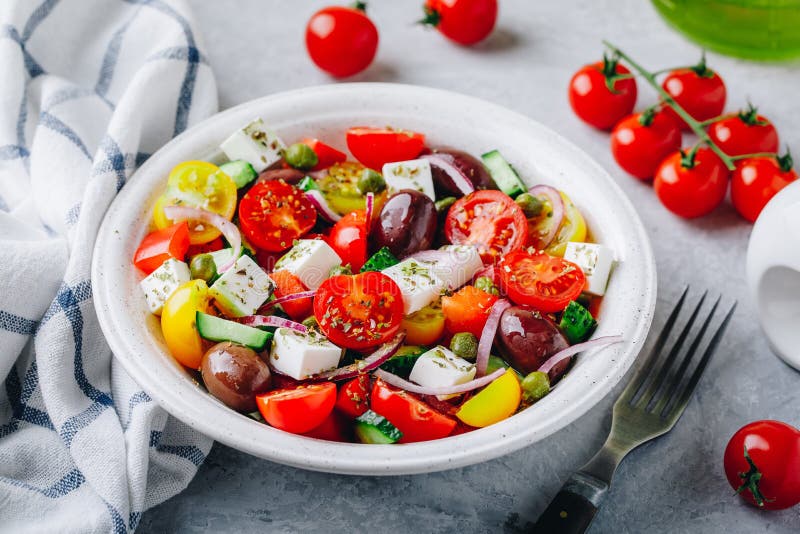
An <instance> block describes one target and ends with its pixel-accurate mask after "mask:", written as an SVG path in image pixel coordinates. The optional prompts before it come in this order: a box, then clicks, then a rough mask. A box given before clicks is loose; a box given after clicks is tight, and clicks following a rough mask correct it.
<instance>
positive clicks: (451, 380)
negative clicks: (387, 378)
mask: <svg viewBox="0 0 800 534" xmlns="http://www.w3.org/2000/svg"><path fill="white" fill-rule="evenodd" d="M475 371H476V369H475V364H473V363H470V362H468V361H467V360H465V359H463V358H459V357H458V356H456V355H455V354H453V353H452V352H451V351H449V350H448V349H446V348H444V347H442V346H441V345H439V346H437V347H434V348H432V349H431V350H429V351H428V352H426V353H424V354H422V355H421V356H420V357H419V358H417V361H416V362H415V363H414V367H413V368H412V369H411V374H410V375H409V377H408V378H409V380H411V381H412V382H416V383H417V384H419V385H420V386H426V387H444V386H456V385H458V384H463V383H465V382H469V381H470V380H472V379H473V378H475ZM458 395H459V394H458V393H456V394H452V395H437V398H438V399H439V400H447V399H450V398H453V397H457V396H458Z"/></svg>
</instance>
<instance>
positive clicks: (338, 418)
mask: <svg viewBox="0 0 800 534" xmlns="http://www.w3.org/2000/svg"><path fill="white" fill-rule="evenodd" d="M349 426H350V422H349V421H348V420H347V418H346V417H345V416H343V415H342V414H340V413H337V412H336V410H334V411H332V412H331V414H330V415H329V416H328V417H327V418H325V420H324V421H323V422H322V423H320V425H319V426H317V427H314V428H312V429H311V430H309V431H308V432H303V435H304V436H307V437H309V438H314V439H324V440H326V441H339V442H341V443H348V442H351V441H353V440H352V439H351V438H350V434H352V432H350V429H349Z"/></svg>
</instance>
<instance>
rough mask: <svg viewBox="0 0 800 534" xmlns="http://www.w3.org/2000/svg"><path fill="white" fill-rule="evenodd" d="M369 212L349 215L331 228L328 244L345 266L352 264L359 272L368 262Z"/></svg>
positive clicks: (359, 211) (354, 269) (355, 270)
mask: <svg viewBox="0 0 800 534" xmlns="http://www.w3.org/2000/svg"><path fill="white" fill-rule="evenodd" d="M367 235H368V232H367V212H365V211H364V210H357V211H353V212H350V213H348V214H347V215H345V216H344V217H342V218H341V219H339V221H337V222H336V224H334V225H333V228H331V231H330V235H329V236H328V244H329V245H330V246H331V248H333V250H335V251H336V253H337V254H338V255H339V257H340V258H342V263H343V264H348V263H349V264H350V268H351V269H352V270H353V272H358V271H359V270H360V269H361V266H362V265H364V263H365V262H366V261H367Z"/></svg>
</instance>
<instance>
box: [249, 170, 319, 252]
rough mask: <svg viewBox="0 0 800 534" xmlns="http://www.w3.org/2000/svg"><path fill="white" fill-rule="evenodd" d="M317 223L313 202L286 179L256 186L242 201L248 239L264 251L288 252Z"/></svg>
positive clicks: (259, 183)
mask: <svg viewBox="0 0 800 534" xmlns="http://www.w3.org/2000/svg"><path fill="white" fill-rule="evenodd" d="M316 222H317V210H316V209H314V205H313V204H311V201H309V200H308V199H307V198H306V196H305V195H304V194H303V192H302V191H301V190H300V189H297V188H296V187H294V186H291V185H289V184H287V183H286V182H284V181H282V180H275V181H269V182H258V183H256V185H254V186H253V187H251V188H250V190H249V191H248V192H247V193H246V194H245V195H244V197H242V200H241V202H239V226H240V227H241V229H242V232H243V233H244V235H245V237H246V238H247V240H248V241H250V242H251V243H253V245H255V246H256V247H258V248H260V249H263V250H270V251H273V252H278V251H281V250H286V249H287V248H289V247H291V246H292V242H293V241H294V240H295V239H298V238H299V237H300V236H302V235H303V234H305V233H307V232H308V231H309V230H311V228H313V226H314V224H315V223H316Z"/></svg>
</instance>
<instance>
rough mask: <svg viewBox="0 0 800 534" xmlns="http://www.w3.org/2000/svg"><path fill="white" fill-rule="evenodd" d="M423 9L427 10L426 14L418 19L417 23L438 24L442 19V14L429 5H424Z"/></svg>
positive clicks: (434, 25)
mask: <svg viewBox="0 0 800 534" xmlns="http://www.w3.org/2000/svg"><path fill="white" fill-rule="evenodd" d="M423 9H424V11H425V16H424V17H423V18H422V19H420V20H419V21H417V23H418V24H423V25H425V26H433V27H436V26H438V25H439V22H441V20H442V16H441V15H440V14H439V12H438V11H436V10H435V9H431V8H429V7H424V8H423Z"/></svg>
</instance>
